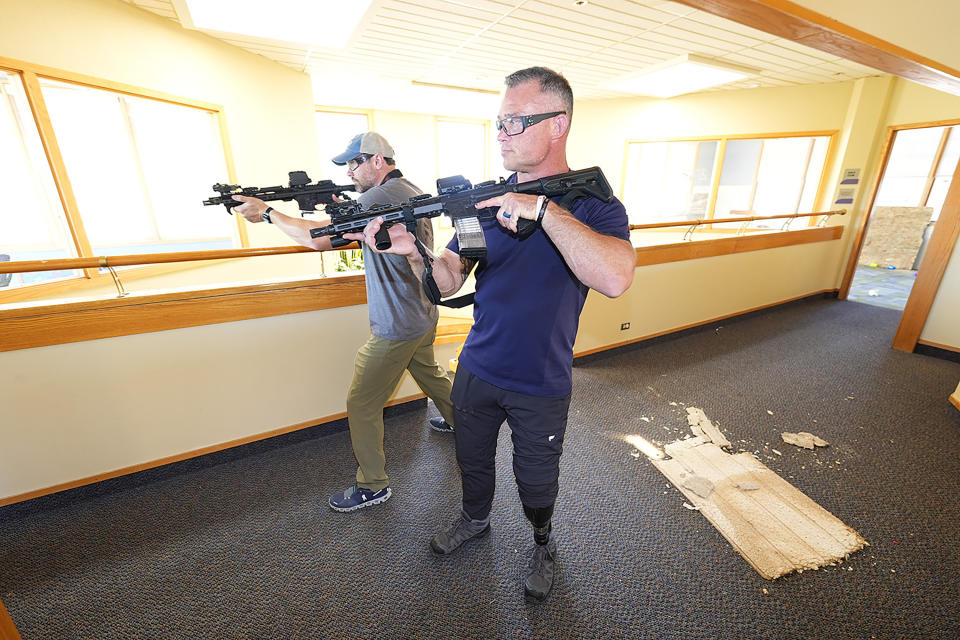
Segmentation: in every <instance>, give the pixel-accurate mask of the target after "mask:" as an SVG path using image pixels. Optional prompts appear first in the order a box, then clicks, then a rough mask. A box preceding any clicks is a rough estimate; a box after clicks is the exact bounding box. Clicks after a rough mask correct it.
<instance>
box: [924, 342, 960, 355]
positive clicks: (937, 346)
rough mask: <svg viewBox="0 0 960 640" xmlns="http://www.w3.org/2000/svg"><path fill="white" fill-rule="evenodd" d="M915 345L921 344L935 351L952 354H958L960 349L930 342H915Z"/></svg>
mask: <svg viewBox="0 0 960 640" xmlns="http://www.w3.org/2000/svg"><path fill="white" fill-rule="evenodd" d="M917 344H922V345H925V346H928V347H934V348H935V349H943V350H944V351H953V352H954V353H960V347H954V346H951V345H949V344H940V343H939V342H931V341H930V340H917Z"/></svg>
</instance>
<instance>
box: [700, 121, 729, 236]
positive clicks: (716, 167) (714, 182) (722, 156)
mask: <svg viewBox="0 0 960 640" xmlns="http://www.w3.org/2000/svg"><path fill="white" fill-rule="evenodd" d="M726 157H727V139H726V138H721V139H720V141H719V143H718V144H717V155H716V157H715V158H714V161H713V163H714V164H713V175H712V176H710V193H709V194H708V195H707V210H706V211H704V212H703V217H704V219H705V220H712V219H713V216H714V215H716V210H717V200H718V199H719V198H720V175H721V174H722V173H723V162H724V160H726Z"/></svg>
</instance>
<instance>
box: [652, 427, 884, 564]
mask: <svg viewBox="0 0 960 640" xmlns="http://www.w3.org/2000/svg"><path fill="white" fill-rule="evenodd" d="M664 451H665V452H666V454H667V455H669V456H670V459H667V460H652V462H653V464H654V465H655V466H656V467H657V468H658V469H659V470H660V472H661V473H663V475H664V476H666V477H667V479H668V480H670V482H672V483H673V484H674V486H676V487H677V488H678V489H679V490H680V491H681V492H682V493H683V495H684V496H686V498H687V499H688V500H689V501H690V502H691V503H692V504H693V506H695V507H697V508H698V509H699V511H700V513H702V514H703V515H704V517H706V518H707V520H709V521H710V523H711V524H713V526H714V527H716V528H717V530H718V531H719V532H720V533H721V534H722V535H723V537H724V538H726V539H727V541H728V542H730V544H731V545H732V546H733V547H734V548H735V549H736V550H737V551H738V552H739V553H740V555H742V556H743V558H744V559H745V560H746V561H747V562H748V563H749V564H750V566H752V567H753V568H754V569H756V570H757V572H758V573H759V574H760V575H761V576H763V577H764V578H766V579H768V580H774V579H776V578H779V577H780V576H783V575H786V574H788V573H791V572H793V571H803V570H805V569H817V568H819V567H822V566H825V565H830V564H835V563H837V562H839V561H841V560H843V559H844V558H846V557H847V556H848V555H849V554H851V553H853V552H854V551H857V550H859V549H861V548H862V547H863V546H864V545H865V544H867V542H866V540H864V539H863V538H862V537H861V536H860V535H859V534H858V533H857V532H856V531H854V530H853V529H852V528H850V527H848V526H847V525H845V524H844V523H843V522H842V521H840V520H839V519H838V518H837V517H836V516H834V515H833V514H831V513H830V512H829V511H827V510H826V509H824V508H823V507H821V506H820V505H818V504H817V503H816V502H814V501H813V500H811V499H810V498H809V497H808V496H806V495H804V494H803V492H801V491H800V490H799V489H797V488H796V487H794V486H793V485H791V484H790V483H789V482H787V481H786V480H784V479H783V478H781V477H780V476H778V475H777V474H776V473H774V472H773V471H771V470H770V469H769V468H767V467H766V466H765V465H764V464H763V463H761V462H760V461H759V460H757V459H756V458H754V457H753V456H752V455H750V454H749V453H739V454H736V455H731V454H729V453H726V452H725V451H723V450H722V449H721V448H720V447H719V446H717V445H716V444H714V443H712V442H706V441H705V440H704V439H703V438H689V439H687V440H678V441H676V442H672V443H670V444H668V445H666V447H664Z"/></svg>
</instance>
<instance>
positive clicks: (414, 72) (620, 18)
mask: <svg viewBox="0 0 960 640" xmlns="http://www.w3.org/2000/svg"><path fill="white" fill-rule="evenodd" d="M125 1H126V2H129V3H130V4H133V5H136V6H138V7H141V8H143V9H146V10H148V11H151V12H153V13H156V14H158V15H161V16H164V17H166V18H169V19H171V20H174V21H176V22H178V23H179V20H178V18H177V12H176V10H175V8H174V4H173V1H172V0H125ZM317 29H318V31H320V32H322V31H323V30H326V29H336V25H332V24H326V25H318V26H317ZM221 39H222V40H224V41H225V42H228V43H230V44H232V45H235V46H237V47H240V48H242V49H245V50H247V51H250V52H253V53H256V54H259V55H262V56H266V57H267V58H270V59H272V60H276V61H277V62H279V63H281V64H284V65H287V66H290V67H293V68H295V69H298V70H301V71H306V72H308V73H311V75H312V76H314V78H315V83H316V78H317V76H318V75H327V76H329V75H330V74H331V72H332V71H334V70H335V71H336V75H337V77H338V78H339V79H343V78H348V77H353V78H373V79H376V78H384V79H386V78H389V81H390V83H391V84H392V85H393V86H395V85H396V83H398V82H405V83H409V82H410V81H418V82H424V83H435V84H441V85H453V86H458V87H469V88H475V89H486V90H490V91H494V92H497V91H499V90H500V88H501V86H502V83H503V77H504V76H505V75H507V74H509V73H511V72H513V71H516V70H517V69H522V68H524V67H528V66H533V65H543V66H548V67H550V68H552V69H555V70H558V71H561V72H562V73H563V75H564V76H565V77H566V78H567V79H568V80H569V81H570V84H571V85H572V86H573V90H574V95H576V96H577V99H578V100H582V99H590V98H612V97H618V96H625V95H626V94H623V93H619V92H616V91H612V90H610V89H607V88H606V87H605V84H606V83H607V82H609V81H610V80H612V79H614V78H617V77H619V76H621V75H624V74H627V73H629V72H632V71H636V70H638V69H641V68H643V67H646V66H649V65H653V64H656V63H658V62H661V61H664V60H668V59H670V58H674V57H677V56H679V55H682V54H684V53H695V54H699V55H702V56H706V57H709V58H715V59H717V60H721V61H726V62H730V63H735V64H737V65H740V66H747V67H751V68H755V69H757V70H758V73H757V74H756V75H754V76H752V77H750V78H748V79H746V80H743V81H740V82H735V83H731V84H729V85H725V86H724V87H722V89H742V88H753V87H773V86H786V85H799V84H815V83H823V82H838V81H843V80H850V79H855V78H861V77H865V76H871V75H878V74H879V73H880V72H878V71H876V70H875V69H871V68H870V67H865V66H863V65H860V64H857V63H855V62H850V61H847V60H844V59H843V58H838V57H836V56H832V55H830V54H827V53H823V52H821V51H817V50H815V49H811V48H809V47H805V46H803V45H799V44H796V43H794V42H792V41H790V40H785V39H783V38H778V37H775V36H771V35H769V34H767V33H764V32H762V31H757V30H756V29H752V28H750V27H745V26H742V25H740V24H737V23H735V22H730V21H728V20H725V19H723V18H719V17H716V16H714V15H712V14H709V13H705V12H703V11H699V10H696V9H691V8H690V7H688V6H686V5H682V4H678V3H676V2H666V1H664V0H590V1H589V2H587V3H585V4H582V5H577V3H576V2H575V1H574V0H421V1H418V2H413V1H410V0H373V3H372V4H371V8H370V10H369V11H368V12H367V15H366V16H365V18H364V20H363V22H362V23H361V25H360V27H359V28H358V30H357V32H356V33H355V34H354V35H353V37H352V38H351V40H350V43H349V44H348V45H347V47H346V48H345V49H343V50H332V49H325V48H323V47H322V46H313V47H308V46H301V45H297V44H292V43H290V44H283V43H277V42H267V41H263V40H258V39H256V38H248V37H242V36H236V37H230V38H221Z"/></svg>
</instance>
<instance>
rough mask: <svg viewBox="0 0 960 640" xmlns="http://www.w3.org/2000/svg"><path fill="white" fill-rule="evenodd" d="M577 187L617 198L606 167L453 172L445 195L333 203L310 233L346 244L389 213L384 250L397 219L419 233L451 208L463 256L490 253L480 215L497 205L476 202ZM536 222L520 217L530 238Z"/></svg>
mask: <svg viewBox="0 0 960 640" xmlns="http://www.w3.org/2000/svg"><path fill="white" fill-rule="evenodd" d="M571 192H576V193H577V194H582V195H583V196H593V197H595V198H599V199H601V200H603V201H605V202H609V201H610V200H611V199H613V192H612V191H611V189H610V185H609V183H607V179H606V177H605V176H604V175H603V171H601V170H600V167H591V168H590V169H581V170H579V171H570V172H568V173H561V174H557V175H555V176H549V177H546V178H540V179H539V180H531V181H529V182H521V183H519V184H516V183H511V182H506V181H504V180H503V179H502V178H501V179H500V181H499V182H495V181H493V180H491V181H489V182H483V183H480V184H478V185H475V186H474V185H471V184H470V181H469V180H466V179H464V177H463V176H452V177H450V178H441V179H439V180H437V193H438V194H439V195H436V196H431V195H430V194H423V195H420V196H415V197H413V198H411V199H410V200H407V201H406V202H403V203H401V204H397V205H383V206H378V207H373V208H370V209H364V208H362V207H361V206H360V203H359V202H339V203H334V204H331V205H327V207H326V213H327V215H328V216H330V224H329V225H327V226H323V227H317V228H315V229H311V230H310V237H312V238H319V237H321V236H332V237H331V239H330V242H331V244H332V245H333V246H334V247H338V246H344V245H347V244H350V243H351V242H353V241H352V240H344V239H343V234H345V233H359V232H361V231H363V229H364V227H366V226H367V223H369V222H370V221H371V220H374V219H376V218H383V225H382V226H381V227H380V231H379V232H378V233H377V235H376V237H375V240H376V247H377V249H380V250H381V251H383V250H385V249H389V248H390V246H391V242H390V235H389V234H388V232H387V228H388V227H390V226H391V225H394V224H400V223H402V224H404V225H406V227H407V230H409V231H410V232H411V233H415V231H416V226H417V220H419V219H420V218H434V217H436V216H439V215H440V214H446V215H448V216H449V217H450V219H451V220H452V221H453V226H454V228H455V229H456V232H457V241H458V242H459V244H460V256H461V257H463V258H469V259H473V260H480V259H482V258H484V257H486V255H487V243H486V240H485V239H484V236H483V229H482V227H481V226H480V221H481V220H491V219H493V218H495V217H496V215H497V207H486V208H484V209H477V208H476V207H475V206H474V205H475V204H476V203H478V202H481V201H483V200H487V199H488V198H495V197H497V196H502V195H504V194H505V193H529V194H534V195H544V196H547V197H548V198H553V197H557V196H566V195H567V194H570V193H571ZM536 228H537V223H536V221H534V220H527V219H526V218H521V219H520V220H519V221H518V222H517V235H518V237H520V238H525V237H527V236H529V235H530V234H531V233H533V232H534V231H536ZM418 244H419V243H418ZM418 249H419V247H418Z"/></svg>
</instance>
